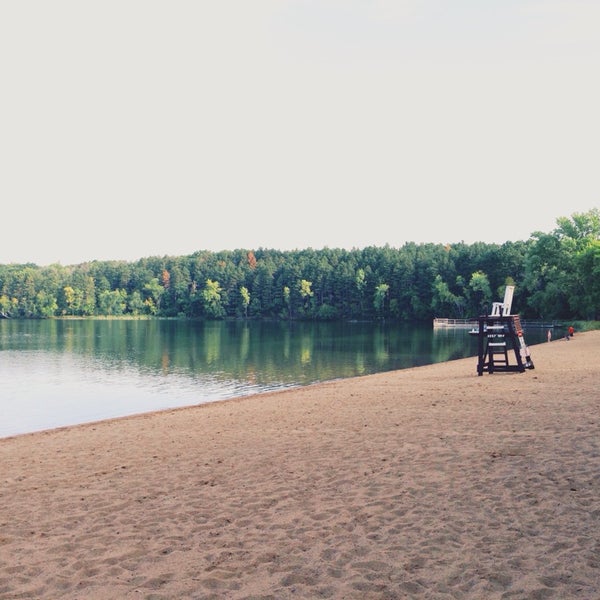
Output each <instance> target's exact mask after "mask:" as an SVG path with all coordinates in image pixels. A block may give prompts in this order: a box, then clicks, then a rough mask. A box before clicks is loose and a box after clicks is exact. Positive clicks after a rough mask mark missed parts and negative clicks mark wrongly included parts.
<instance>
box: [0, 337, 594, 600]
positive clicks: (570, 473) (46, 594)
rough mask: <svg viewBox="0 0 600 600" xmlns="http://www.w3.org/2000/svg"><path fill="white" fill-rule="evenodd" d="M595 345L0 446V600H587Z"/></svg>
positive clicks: (575, 344)
mask: <svg viewBox="0 0 600 600" xmlns="http://www.w3.org/2000/svg"><path fill="white" fill-rule="evenodd" d="M599 348H600V332H598V331H594V332H588V333H576V334H575V336H574V338H573V339H572V340H570V341H566V340H564V339H561V340H555V341H552V342H550V343H544V344H540V345H536V346H533V347H532V348H531V355H532V359H533V362H534V364H535V369H533V370H527V371H525V372H524V373H494V374H493V375H490V374H488V373H484V375H482V376H477V373H476V366H477V358H476V357H475V358H468V359H461V360H456V361H451V362H448V363H443V364H438V365H431V366H424V367H418V368H413V369H406V370H401V371H394V372H388V373H382V374H377V375H370V376H365V377H358V378H354V379H348V380H340V381H334V382H329V383H325V384H319V385H314V386H309V387H306V388H300V389H294V390H288V391H284V392H277V393H269V394H264V395H258V396H254V397H250V398H243V399H237V400H230V401H225V402H219V403H213V404H206V405H201V406H197V407H192V408H184V409H178V410H168V411H165V412H159V413H153V414H146V415H141V416H135V417H127V418H123V419H117V420H111V421H105V422H101V423H94V424H87V425H83V426H76V427H68V428H64V429H59V430H54V431H49V432H41V433H35V434H28V435H22V436H17V437H13V438H6V439H3V440H0V465H1V466H0V469H1V471H0V483H1V487H0V599H2V600H5V599H15V598H28V599H46V598H49V599H56V600H58V599H74V598H80V599H82V600H84V599H85V600H90V599H148V600H149V599H166V598H169V599H187V598H198V599H210V598H215V599H219V600H221V599H234V600H237V599H250V598H252V599H259V598H260V599H267V598H272V599H277V600H279V599H288V598H310V599H313V598H346V599H354V598H356V599H384V598H385V599H400V598H415V599H427V600H432V599H434V600H435V599H447V598H448V599H451V598H459V599H462V598H465V599H485V600H493V599H500V598H501V599H505V598H511V599H526V598H527V599H545V598H556V599H561V600H562V599H571V598H584V599H590V600H591V599H598V598H600V410H599V409H600V351H599Z"/></svg>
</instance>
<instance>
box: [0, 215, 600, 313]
mask: <svg viewBox="0 0 600 600" xmlns="http://www.w3.org/2000/svg"><path fill="white" fill-rule="evenodd" d="M556 225H557V227H556V229H554V230H553V231H551V232H549V233H543V232H535V233H533V234H532V235H531V237H530V239H528V240H526V241H518V242H505V243H504V244H488V243H483V242H478V243H474V244H465V243H458V244H452V245H443V244H415V243H406V244H405V245H403V246H402V247H400V248H391V247H389V246H384V247H368V248H364V249H353V250H342V249H335V248H332V249H327V248H325V249H322V250H313V249H304V250H294V251H278V250H271V249H262V248H260V249H254V250H241V249H240V250H232V251H223V252H208V251H199V252H195V253H194V254H192V255H189V256H163V257H150V258H143V259H140V260H138V261H135V262H125V261H93V262H87V263H82V264H79V265H72V266H62V265H59V264H55V265H50V266H44V267H40V266H37V265H35V264H9V265H0V312H1V314H2V316H8V317H13V318H48V317H54V316H100V315H105V316H117V315H154V316H159V317H183V318H202V319H221V318H276V319H317V320H333V319H399V320H426V319H431V318H433V317H435V316H441V317H453V318H460V317H475V316H477V315H479V314H486V313H487V309H488V308H489V307H491V303H492V302H495V301H500V300H501V299H502V298H503V296H504V288H505V286H506V285H515V286H516V289H515V296H514V300H513V312H519V313H520V314H521V315H522V316H523V317H524V318H531V319H535V318H543V319H587V320H591V319H598V318H599V317H600V211H599V210H598V209H592V210H590V211H589V212H586V213H575V214H573V215H571V217H560V218H558V219H557V220H556Z"/></svg>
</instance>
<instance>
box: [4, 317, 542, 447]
mask: <svg viewBox="0 0 600 600" xmlns="http://www.w3.org/2000/svg"><path fill="white" fill-rule="evenodd" d="M526 335H527V343H528V344H529V345H534V344H535V343H539V342H541V341H544V340H545V334H544V332H543V331H541V330H540V331H536V330H532V331H531V332H527V334H526ZM542 338H543V339H542ZM476 355H477V339H476V337H474V336H469V335H468V330H465V329H455V330H448V331H434V330H433V329H432V327H431V326H427V325H419V326H416V325H411V326H409V325H398V324H379V323H378V324H374V323H254V322H248V323H246V322H210V323H190V322H185V321H163V320H152V321H145V320H139V321H138V320H112V321H111V320H44V321H15V320H3V319H0V437H6V436H10V435H15V434H20V433H27V432H32V431H39V430H44V429H51V428H55V427H61V426H64V425H72V424H77V423H85V422H89V421H96V420H100V419H106V418H111V417H119V416H125V415H130V414H136V413H142V412H148V411H153V410H158V409H167V408H174V407H180V406H189V405H194V404H200V403H204V402H211V401H215V400H223V399H227V398H233V397H235V396H244V395H248V394H255V393H260V392H265V391H270V390H277V389H283V388H289V387H296V386H302V385H308V384H311V383H315V382H321V381H327V380H332V379H340V378H346V377H355V376H359V375H366V374H370V373H378V372H383V371H391V370H396V369H404V368H408V367H412V366H419V365H425V364H431V363H436V362H443V361H448V360H454V359H458V358H465V357H469V356H473V357H474V362H473V375H474V376H476V360H477V359H476ZM532 355H533V353H532ZM533 357H534V356H533ZM534 360H535V357H534Z"/></svg>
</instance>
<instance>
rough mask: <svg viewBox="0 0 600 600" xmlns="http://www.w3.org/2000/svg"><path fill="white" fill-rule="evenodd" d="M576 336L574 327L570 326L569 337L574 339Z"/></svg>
mask: <svg viewBox="0 0 600 600" xmlns="http://www.w3.org/2000/svg"><path fill="white" fill-rule="evenodd" d="M574 335H575V328H574V327H573V325H569V337H573V336H574Z"/></svg>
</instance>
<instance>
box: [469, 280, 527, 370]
mask: <svg viewBox="0 0 600 600" xmlns="http://www.w3.org/2000/svg"><path fill="white" fill-rule="evenodd" d="M514 291H515V286H514V285H507V286H506V289H505V291H504V301H503V302H494V303H493V304H492V312H491V313H490V314H489V315H483V316H481V317H479V332H478V334H479V343H478V347H479V361H478V363H477V374H478V375H483V372H484V371H487V372H488V373H490V374H491V373H493V372H494V371H518V372H521V373H522V372H523V371H524V370H525V369H526V368H527V369H533V368H534V366H533V361H532V360H531V356H530V355H529V349H528V348H527V346H526V345H525V340H524V338H523V328H522V327H521V319H520V317H519V315H512V314H511V309H512V301H513V294H514ZM509 350H513V352H514V355H515V359H516V364H510V361H509V358H508V355H509Z"/></svg>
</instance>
